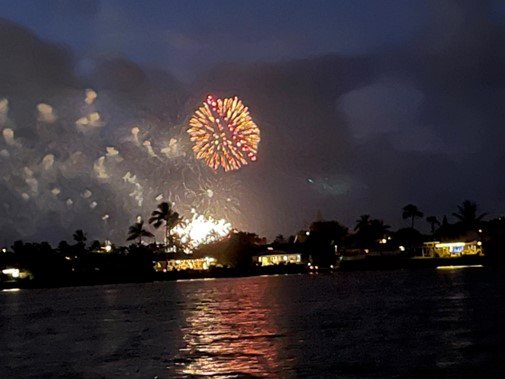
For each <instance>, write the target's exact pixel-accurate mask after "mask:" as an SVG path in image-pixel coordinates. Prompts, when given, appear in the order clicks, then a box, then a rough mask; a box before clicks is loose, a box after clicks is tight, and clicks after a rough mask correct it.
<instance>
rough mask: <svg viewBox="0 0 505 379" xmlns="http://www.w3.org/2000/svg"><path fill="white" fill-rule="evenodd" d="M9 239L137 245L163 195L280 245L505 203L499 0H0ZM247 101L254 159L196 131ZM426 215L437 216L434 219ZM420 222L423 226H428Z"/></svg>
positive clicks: (0, 202)
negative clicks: (131, 232) (211, 154)
mask: <svg viewBox="0 0 505 379" xmlns="http://www.w3.org/2000/svg"><path fill="white" fill-rule="evenodd" d="M0 9H1V10H0V17H1V18H0V130H1V131H2V135H1V136H0V162H1V165H0V207H1V212H0V230H1V231H2V233H1V238H0V243H2V244H9V243H11V242H12V241H14V240H15V239H19V238H22V239H24V240H31V241H42V240H48V241H50V242H57V241H59V240H63V239H65V240H71V236H72V232H73V231H75V230H76V229H83V230H84V231H85V232H86V233H87V234H88V238H89V239H90V240H92V239H104V238H108V239H112V240H113V241H114V242H117V243H124V240H125V237H126V233H127V229H128V225H131V224H132V223H133V222H135V219H136V216H137V215H142V216H143V217H144V218H148V216H149V215H150V213H151V212H152V210H153V209H154V208H155V207H156V205H157V204H158V203H159V202H160V201H168V200H169V201H172V202H174V203H175V208H176V210H177V211H179V212H180V213H181V214H184V215H189V214H190V212H191V209H192V208H194V209H196V211H197V212H199V213H203V214H206V215H208V216H212V217H214V218H226V219H227V220H229V221H230V222H231V223H232V224H233V226H235V227H237V228H239V229H241V230H245V231H249V232H255V233H257V234H259V235H260V236H266V237H268V238H269V239H271V238H273V237H274V236H276V235H277V234H284V235H286V236H289V235H291V234H294V233H296V232H297V231H299V230H301V229H306V228H307V227H308V226H309V225H310V223H311V222H312V221H315V220H317V219H322V220H338V221H340V222H342V223H343V224H345V225H347V226H349V227H351V228H352V227H354V225H355V221H356V220H357V219H358V217H359V216H360V215H362V214H370V215H371V216H372V217H373V218H379V219H383V220H384V221H385V223H387V224H389V225H391V226H392V227H393V228H399V227H404V226H408V221H404V220H402V217H401V213H402V212H401V209H402V207H403V206H405V205H406V204H408V203H413V204H416V205H417V206H418V208H419V209H420V210H421V211H423V212H424V214H425V216H430V215H435V216H437V217H439V219H441V218H442V217H443V216H444V215H447V216H448V218H449V221H451V220H452V216H451V214H452V213H453V212H455V211H456V210H457V209H456V207H457V205H459V204H460V203H461V202H462V201H463V200H465V199H469V200H472V201H476V202H477V204H478V206H479V210H480V211H481V212H488V213H489V217H493V216H497V215H501V214H503V213H505V176H504V175H503V162H504V158H505V149H504V148H503V145H504V143H505V2H503V1H484V0H482V1H480V0H479V1H477V0H476V1H438V0H437V1H426V0H419V1H414V0H412V1H400V0H398V1H357V0H352V1H351V0H349V1H322V0H321V1H279V0H277V1H263V0H261V1H221V0H216V1H188V0H185V1H161V0H160V1H154V0H144V1H125V0H117V1H110V0H103V1H91V0H90V1H63V0H61V1H57V0H53V1H50V0H44V1H38V0H32V1H28V0H19V1H10V0H2V1H0ZM208 94H214V95H215V96H218V97H231V96H238V97H240V99H241V100H242V101H243V102H244V103H245V104H246V105H247V106H248V107H249V110H250V113H251V116H252V118H253V120H254V121H255V123H256V124H257V125H258V127H259V128H260V130H261V142H260V144H259V149H258V159H257V161H256V162H252V163H251V164H249V165H247V166H244V167H242V168H241V169H240V170H238V171H234V172H227V173H224V172H222V171H218V172H217V173H216V172H214V171H213V170H212V169H210V168H208V167H206V166H205V165H204V164H203V163H202V162H201V161H199V160H196V159H195V157H194V155H193V152H192V151H191V142H190V141H189V137H188V135H187V133H186V129H187V128H188V121H189V118H190V117H191V115H192V114H193V112H194V110H195V109H196V108H197V107H198V106H199V105H200V104H201V103H202V102H203V101H204V99H205V97H206V96H207V95H208ZM424 224H425V225H424ZM419 228H420V229H421V230H423V231H427V230H428V229H429V227H428V224H427V223H426V222H424V223H423V222H419Z"/></svg>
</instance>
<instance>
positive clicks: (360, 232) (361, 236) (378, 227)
mask: <svg viewBox="0 0 505 379" xmlns="http://www.w3.org/2000/svg"><path fill="white" fill-rule="evenodd" d="M389 228H390V226H389V225H386V224H384V221H382V220H378V219H370V215H362V216H360V218H359V219H358V220H357V221H356V226H355V227H354V230H355V231H356V235H355V236H356V238H357V239H358V241H357V243H358V245H359V246H361V247H373V246H374V245H376V244H377V243H378V242H379V241H380V240H381V239H383V238H384V237H385V236H386V233H387V232H388V230H389Z"/></svg>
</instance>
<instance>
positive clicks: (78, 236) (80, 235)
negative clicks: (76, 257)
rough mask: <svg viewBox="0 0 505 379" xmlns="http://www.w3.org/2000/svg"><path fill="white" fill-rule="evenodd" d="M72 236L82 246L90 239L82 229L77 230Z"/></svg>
mask: <svg viewBox="0 0 505 379" xmlns="http://www.w3.org/2000/svg"><path fill="white" fill-rule="evenodd" d="M72 238H73V239H74V240H75V242H77V243H78V244H79V245H82V246H84V244H85V242H86V240H87V239H88V238H87V237H86V233H84V232H83V231H82V229H79V230H76V231H75V232H74V234H72Z"/></svg>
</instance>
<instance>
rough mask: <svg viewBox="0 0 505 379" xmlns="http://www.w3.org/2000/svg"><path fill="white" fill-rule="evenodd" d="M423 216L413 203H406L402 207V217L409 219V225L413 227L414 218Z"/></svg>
mask: <svg viewBox="0 0 505 379" xmlns="http://www.w3.org/2000/svg"><path fill="white" fill-rule="evenodd" d="M423 216H424V213H423V212H421V211H420V210H419V209H417V207H416V206H415V205H414V204H407V205H406V206H404V207H403V212H402V217H403V219H404V220H406V219H410V220H411V225H410V227H411V228H412V229H414V220H415V219H416V218H421V217H423Z"/></svg>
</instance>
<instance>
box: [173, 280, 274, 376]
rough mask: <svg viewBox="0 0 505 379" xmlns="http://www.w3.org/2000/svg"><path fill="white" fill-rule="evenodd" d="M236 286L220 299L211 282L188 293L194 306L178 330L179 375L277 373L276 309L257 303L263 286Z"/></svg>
mask: <svg viewBox="0 0 505 379" xmlns="http://www.w3.org/2000/svg"><path fill="white" fill-rule="evenodd" d="M236 284H237V286H236V287H229V288H227V289H226V294H225V296H223V291H222V289H216V284H215V283H211V284H209V285H207V286H204V287H202V288H198V289H197V290H196V291H195V292H194V293H192V294H191V295H190V296H191V303H192V305H193V306H192V307H191V308H190V309H188V310H187V311H186V312H185V325H184V326H183V328H182V332H183V340H184V344H185V346H184V347H182V348H181V349H180V354H179V357H178V358H177V359H176V363H177V365H178V366H179V367H178V372H179V373H180V374H187V375H202V376H214V375H218V376H219V377H220V378H226V377H237V375H244V374H248V375H254V376H264V375H265V376H266V375H268V374H270V375H271V374H273V373H276V372H278V369H279V359H278V350H279V349H280V339H279V337H280V335H279V331H278V330H277V328H276V324H275V318H276V316H274V315H273V314H272V313H273V312H275V311H276V308H272V307H269V306H268V305H267V304H266V303H265V302H264V301H262V299H263V293H264V292H265V290H266V286H267V285H268V282H267V281H263V282H257V281H256V282H255V281H252V280H249V281H248V280H247V279H245V280H243V281H241V282H236Z"/></svg>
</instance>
